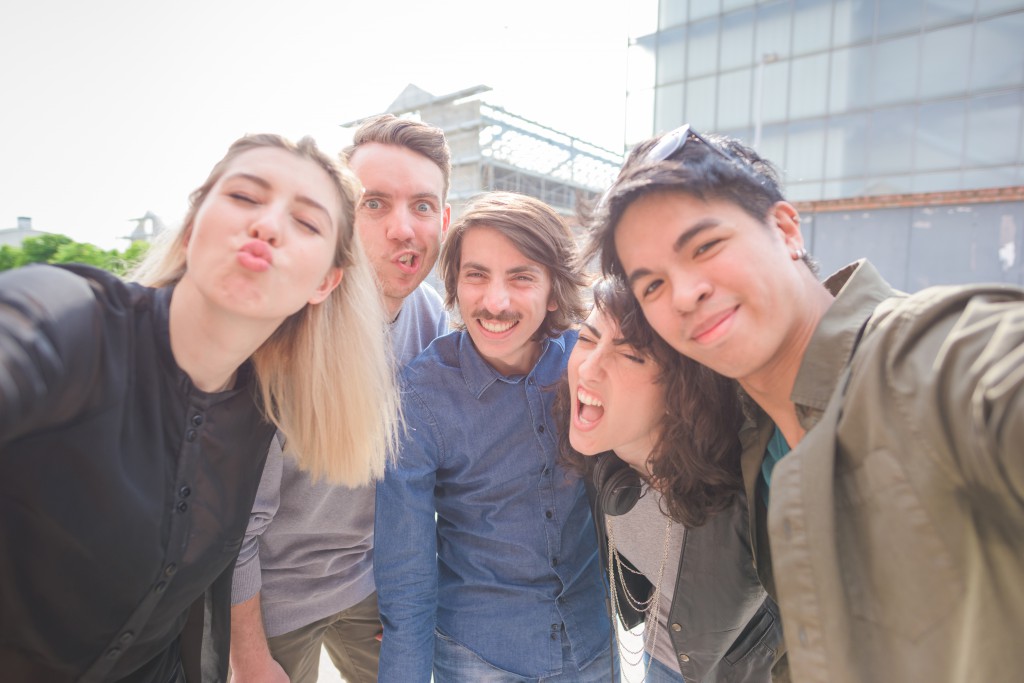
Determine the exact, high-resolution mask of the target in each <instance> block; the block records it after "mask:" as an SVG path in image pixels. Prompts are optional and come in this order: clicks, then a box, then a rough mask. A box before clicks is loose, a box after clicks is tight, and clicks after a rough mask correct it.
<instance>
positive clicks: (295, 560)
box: [231, 283, 448, 637]
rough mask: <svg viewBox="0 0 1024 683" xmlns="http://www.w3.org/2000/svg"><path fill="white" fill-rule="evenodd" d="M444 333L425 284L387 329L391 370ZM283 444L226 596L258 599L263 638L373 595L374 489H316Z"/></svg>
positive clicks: (272, 454) (270, 463)
mask: <svg viewBox="0 0 1024 683" xmlns="http://www.w3.org/2000/svg"><path fill="white" fill-rule="evenodd" d="M446 332H448V315H447V314H446V313H445V312H444V307H443V305H442V303H441V297H440V296H438V294H437V292H435V291H434V289H433V288H431V287H430V285H428V284H426V283H423V284H421V285H420V286H419V287H418V288H417V289H416V290H415V291H413V293H412V294H410V295H409V296H408V297H407V298H406V300H405V302H404V303H403V304H402V310H401V312H400V313H399V315H398V319H397V320H395V322H394V323H392V325H391V342H392V346H393V348H394V352H395V360H396V362H397V363H398V364H399V366H404V365H405V364H406V363H408V362H409V361H410V360H412V359H413V358H415V357H416V356H417V355H418V354H419V352H420V351H422V350H423V349H425V348H426V347H427V345H428V344H430V342H431V341H433V340H434V338H435V337H437V336H439V335H442V334H445V333H446ZM339 390H343V389H341V388H339ZM282 440H283V439H282V438H281V435H280V434H278V436H277V438H275V439H274V441H273V443H272V445H271V447H270V451H269V453H268V455H267V464H266V466H265V467H264V470H263V478H262V479H261V481H260V486H259V491H258V493H257V494H256V502H255V505H254V506H253V510H252V514H251V515H250V517H249V526H248V529H247V530H246V532H245V540H244V541H243V543H242V549H241V552H240V553H239V555H238V562H237V564H236V565H235V574H234V583H233V586H232V590H231V602H232V604H236V605H237V604H238V603H240V602H245V601H246V600H248V599H250V598H252V597H253V596H254V595H256V593H260V602H261V604H262V608H263V624H264V629H265V630H266V633H267V636H268V637H273V636H278V635H282V634H284V633H289V632H291V631H294V630H295V629H298V628H301V627H303V626H306V625H308V624H311V623H313V622H314V621H317V620H319V619H323V618H325V617H328V616H331V615H332V614H337V613H338V612H341V611H343V610H345V609H348V608H349V607H351V606H352V605H355V604H356V603H358V602H360V601H361V600H363V599H364V598H366V597H367V596H368V595H370V594H371V593H373V591H374V589H375V588H374V583H373V499H374V487H373V486H372V485H371V486H365V487H361V488H357V489H352V488H348V487H344V486H332V485H330V484H328V483H327V482H324V481H320V482H316V483H314V482H313V481H312V480H311V479H310V478H309V476H308V475H307V474H306V473H305V472H302V471H301V470H299V468H298V465H297V464H296V461H295V459H294V458H292V457H291V456H289V455H284V454H283V453H282V450H281V441H282Z"/></svg>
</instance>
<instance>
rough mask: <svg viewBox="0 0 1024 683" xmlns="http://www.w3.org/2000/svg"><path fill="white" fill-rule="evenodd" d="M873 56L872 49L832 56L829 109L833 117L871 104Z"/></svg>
mask: <svg viewBox="0 0 1024 683" xmlns="http://www.w3.org/2000/svg"><path fill="white" fill-rule="evenodd" d="M872 72H873V69H872V52H871V46H870V45H863V46H861V47H853V48H847V49H845V50H836V51H835V52H834V53H832V79H831V83H830V84H829V88H830V90H829V104H828V109H829V111H830V112H831V113H833V114H839V113H843V112H847V111H850V110H851V109H861V108H864V107H866V106H867V104H868V103H869V102H870V101H871V74H872Z"/></svg>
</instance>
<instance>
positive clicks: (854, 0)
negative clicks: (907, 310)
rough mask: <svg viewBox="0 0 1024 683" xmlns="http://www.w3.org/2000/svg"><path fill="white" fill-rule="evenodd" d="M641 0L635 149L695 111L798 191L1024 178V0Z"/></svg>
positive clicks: (865, 191)
mask: <svg viewBox="0 0 1024 683" xmlns="http://www.w3.org/2000/svg"><path fill="white" fill-rule="evenodd" d="M630 6H631V13H633V26H631V27H630V33H631V39H630V48H629V50H630V54H629V83H628V86H627V110H626V112H627V114H626V128H627V130H626V142H627V144H628V145H632V144H634V143H636V142H638V141H640V140H642V139H644V138H646V137H649V136H651V135H654V134H656V133H660V132H663V131H666V130H670V129H672V128H674V127H676V126H678V125H680V124H682V123H684V122H689V123H690V124H691V125H693V126H694V128H696V129H697V130H700V131H715V132H719V133H725V134H728V135H732V136H735V137H738V138H740V139H742V140H744V141H745V142H747V143H748V144H753V146H755V147H756V148H757V149H758V150H759V151H760V152H761V153H762V154H763V155H764V156H765V157H767V158H768V159H770V160H772V161H773V162H775V163H776V164H777V165H778V166H779V168H780V169H781V170H782V171H783V173H784V175H785V182H786V194H787V197H788V198H789V199H791V200H793V201H798V202H809V203H818V202H823V201H824V202H827V201H828V200H838V199H843V198H851V197H871V196H892V195H909V194H917V193H943V192H959V193H963V194H964V196H969V195H970V194H971V192H972V191H980V190H986V189H991V188H1007V187H1013V186H1022V185H1024V0H767V1H761V2H755V1H754V0H660V2H659V1H658V0H641V1H640V2H635V3H631V5H630ZM1009 206H1010V207H1011V208H1012V206H1014V204H1013V202H1011V203H1010V204H1009ZM1016 206H1017V209H1016V210H1015V211H1016V213H1013V211H1011V213H1013V215H1014V221H1013V222H1014V223H1015V226H1014V227H1015V230H1014V238H1013V239H1014V241H1015V247H1016V249H1017V252H1018V253H1020V247H1021V246H1022V245H1021V244H1020V237H1021V236H1020V235H1019V234H1018V233H1019V232H1020V224H1021V219H1022V218H1024V216H1022V215H1021V211H1020V208H1021V206H1022V205H1021V203H1020V202H1017V204H1016ZM876 208H877V207H876ZM903 210H904V212H905V211H906V210H907V208H906V207H903ZM954 213H955V212H954ZM959 213H963V211H960V212H959ZM875 218H878V216H875ZM914 220H915V218H914V217H913V216H912V217H910V218H909V219H908V221H909V223H908V225H909V228H910V229H912V228H913V224H914ZM1001 230H1002V232H1001V233H1000V234H1001V235H1003V237H1005V235H1006V234H1007V233H1006V223H1005V221H1002V228H1001ZM844 239H845V238H844ZM1003 246H1005V245H1003ZM826 251H827V250H826ZM1004 253H1005V250H1004ZM1014 261H1015V262H1016V259H1014ZM1004 262H1005V258H1004V260H1003V261H1001V262H1000V261H998V260H996V263H1004ZM823 265H824V264H823ZM829 265H831V264H829ZM1014 265H1015V266H1016V263H1014ZM999 267H1001V266H999ZM1015 270H1016V271H1019V268H1017V269H1015ZM894 279H898V278H894ZM961 279H963V278H961ZM968 279H970V278H968ZM986 279H993V278H992V277H987V278H986ZM1000 279H1003V278H1000ZM1006 279H1008V280H1010V281H1018V280H1019V279H1020V274H1019V272H1018V274H1017V275H1014V276H1012V277H1008V278H1006ZM932 282H933V279H929V278H928V277H924V278H923V279H922V278H918V279H916V280H914V281H913V282H908V283H906V284H907V286H908V288H910V289H914V288H916V287H917V286H921V285H924V284H931V283H932ZM894 284H897V283H894Z"/></svg>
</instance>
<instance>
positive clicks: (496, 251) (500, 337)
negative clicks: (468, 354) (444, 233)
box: [456, 226, 557, 375]
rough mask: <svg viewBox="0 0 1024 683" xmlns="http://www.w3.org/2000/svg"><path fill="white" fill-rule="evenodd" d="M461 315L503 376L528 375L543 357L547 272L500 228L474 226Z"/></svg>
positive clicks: (464, 263)
mask: <svg viewBox="0 0 1024 683" xmlns="http://www.w3.org/2000/svg"><path fill="white" fill-rule="evenodd" d="M456 294H457V297H456V298H457V300H458V306H459V313H460V314H461V315H462V320H463V322H464V323H465V324H466V330H467V331H468V332H469V336H470V338H471V339H472V340H473V346H475V347H476V350H477V352H478V353H479V354H480V355H481V356H483V358H484V360H485V361H487V363H488V364H489V365H490V366H491V367H493V368H494V369H495V370H497V371H498V372H500V373H501V374H503V375H524V374H527V373H529V372H530V370H532V369H533V365H534V363H536V362H537V359H538V358H539V357H540V342H539V341H536V340H535V339H534V335H535V334H536V332H537V330H538V329H540V326H541V323H543V322H544V318H545V316H546V315H547V314H548V312H549V311H554V310H556V309H557V304H555V303H554V301H552V298H551V277H550V274H549V273H548V271H547V268H545V267H544V266H542V265H540V264H539V263H537V262H536V261H532V260H530V259H528V258H527V257H526V256H524V255H523V253H522V252H521V251H519V249H517V248H516V246H515V245H514V244H513V243H512V241H511V240H510V239H508V238H507V237H505V236H504V235H502V234H501V233H500V232H498V231H497V230H495V229H494V228H489V227H486V226H477V227H472V228H469V229H468V230H467V231H466V232H465V234H464V235H463V238H462V251H461V258H460V261H459V269H458V284H457V291H456Z"/></svg>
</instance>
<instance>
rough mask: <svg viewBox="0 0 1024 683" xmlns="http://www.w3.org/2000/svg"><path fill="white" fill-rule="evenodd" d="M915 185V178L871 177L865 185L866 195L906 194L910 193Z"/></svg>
mask: <svg viewBox="0 0 1024 683" xmlns="http://www.w3.org/2000/svg"><path fill="white" fill-rule="evenodd" d="M912 183H913V176H910V175H890V176H876V175H872V176H869V177H868V178H867V179H866V180H865V183H864V194H866V195H879V194H906V193H907V192H910V188H911V186H912Z"/></svg>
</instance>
